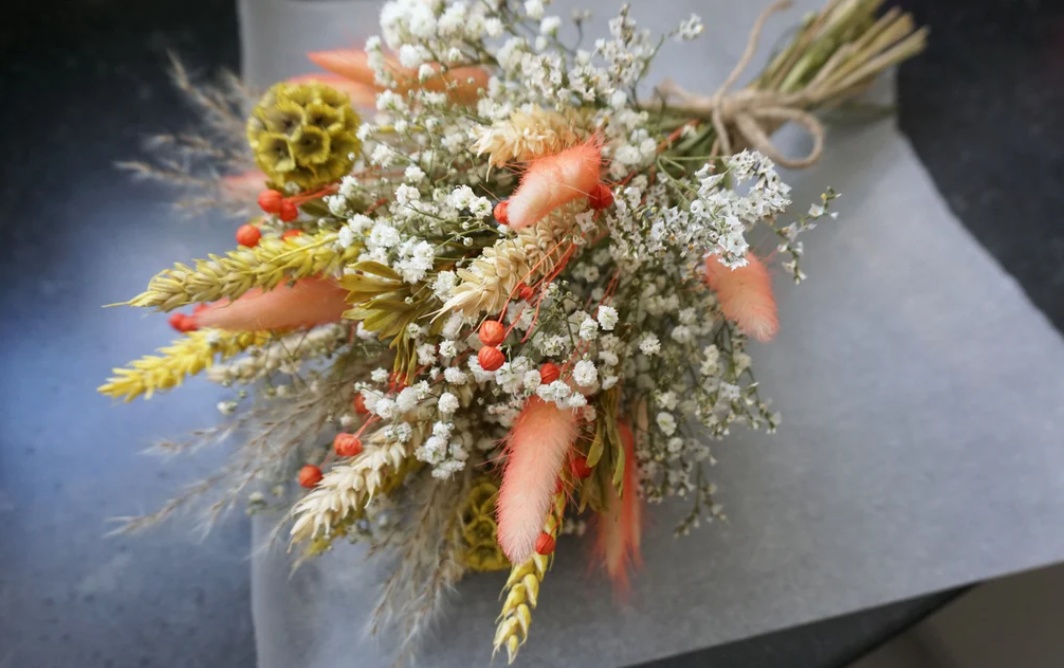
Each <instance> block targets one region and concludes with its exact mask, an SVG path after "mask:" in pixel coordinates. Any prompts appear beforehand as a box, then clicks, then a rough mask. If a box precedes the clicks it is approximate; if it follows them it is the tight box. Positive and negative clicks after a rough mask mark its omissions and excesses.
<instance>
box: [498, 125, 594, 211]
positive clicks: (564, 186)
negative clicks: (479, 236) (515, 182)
mask: <svg viewBox="0 0 1064 668" xmlns="http://www.w3.org/2000/svg"><path fill="white" fill-rule="evenodd" d="M601 169H602V141H601V139H600V138H598V137H593V138H591V139H590V140H588V141H587V142H585V143H583V144H580V145H579V146H574V147H572V148H568V149H565V150H564V151H562V152H561V153H556V154H554V155H549V156H546V157H543V158H536V159H535V160H532V161H530V162H529V163H528V168H527V170H526V171H525V175H524V177H522V179H521V185H520V186H519V187H518V188H517V190H516V191H514V194H513V196H512V197H510V200H509V204H508V207H507V215H508V216H509V219H510V223H509V224H510V227H511V228H513V229H515V230H519V229H521V228H522V227H528V226H529V225H533V224H535V223H538V222H539V221H540V220H542V219H543V218H544V217H545V216H546V215H547V214H549V213H550V212H551V211H553V210H554V209H556V208H558V207H559V206H561V205H563V204H565V203H567V202H571V201H573V200H575V199H578V198H580V197H587V196H588V195H590V194H591V193H593V192H595V187H596V186H597V185H598V183H599V173H600V171H601Z"/></svg>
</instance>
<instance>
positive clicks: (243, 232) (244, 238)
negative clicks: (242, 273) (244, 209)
mask: <svg viewBox="0 0 1064 668" xmlns="http://www.w3.org/2000/svg"><path fill="white" fill-rule="evenodd" d="M261 238H262V232H260V231H259V228H257V227H255V226H254V225H252V224H251V223H248V224H247V225H241V226H240V227H238V228H237V229H236V242H237V243H238V244H240V245H241V246H247V247H248V248H254V247H255V246H258V245H259V239H261Z"/></svg>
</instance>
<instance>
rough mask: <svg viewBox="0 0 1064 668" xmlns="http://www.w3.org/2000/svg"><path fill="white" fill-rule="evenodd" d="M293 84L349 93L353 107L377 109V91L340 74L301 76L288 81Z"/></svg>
mask: <svg viewBox="0 0 1064 668" xmlns="http://www.w3.org/2000/svg"><path fill="white" fill-rule="evenodd" d="M288 83H291V84H304V83H322V84H325V85H326V86H330V87H332V88H335V89H336V90H338V91H340V92H341V93H347V97H348V98H350V100H351V106H352V107H354V108H355V109H376V108H377V89H376V88H375V87H374V86H371V85H369V84H364V83H361V82H359V81H352V80H351V79H348V78H346V77H342V76H340V75H338V74H301V75H300V76H298V77H292V78H291V79H289V80H288Z"/></svg>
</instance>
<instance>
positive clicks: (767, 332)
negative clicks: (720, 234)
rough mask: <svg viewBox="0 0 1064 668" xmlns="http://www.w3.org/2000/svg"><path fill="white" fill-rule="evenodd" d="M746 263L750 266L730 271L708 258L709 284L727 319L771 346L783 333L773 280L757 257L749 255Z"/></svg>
mask: <svg viewBox="0 0 1064 668" xmlns="http://www.w3.org/2000/svg"><path fill="white" fill-rule="evenodd" d="M746 259H747V264H746V266H744V267H737V268H736V269H729V268H728V267H726V266H724V265H723V264H721V262H720V260H719V259H718V258H717V256H716V255H710V256H709V257H707V258H706V284H707V285H709V287H710V289H712V290H713V291H714V292H716V293H717V299H719V300H720V306H721V308H722V309H723V310H724V315H725V317H727V318H728V319H729V320H732V321H734V322H736V323H738V325H739V327H741V328H742V330H743V331H744V332H746V333H747V334H749V335H750V336H752V337H754V338H755V339H757V340H758V341H760V342H762V343H768V342H769V341H771V340H772V339H774V338H776V334H777V333H778V332H779V330H780V320H779V314H778V313H777V311H776V298H775V297H774V296H773V294H772V279H771V278H770V277H769V275H768V269H766V268H765V265H764V264H763V263H762V262H761V260H759V259H757V257H756V256H755V255H754V254H753V253H747V254H746Z"/></svg>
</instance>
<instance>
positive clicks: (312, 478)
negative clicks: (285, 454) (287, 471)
mask: <svg viewBox="0 0 1064 668" xmlns="http://www.w3.org/2000/svg"><path fill="white" fill-rule="evenodd" d="M324 477H325V476H323V475H322V473H321V469H320V468H318V467H317V466H314V465H313V464H307V465H306V466H304V467H303V468H301V469H299V484H300V485H302V486H303V487H306V488H307V489H312V488H313V487H315V486H316V485H317V484H318V483H319V482H321V479H322V478H324Z"/></svg>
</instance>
